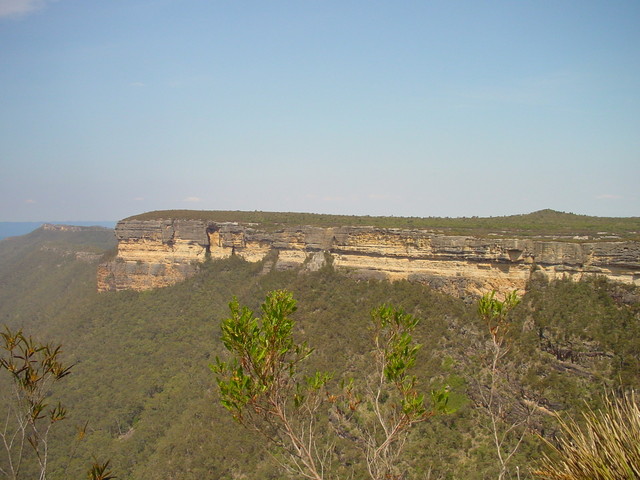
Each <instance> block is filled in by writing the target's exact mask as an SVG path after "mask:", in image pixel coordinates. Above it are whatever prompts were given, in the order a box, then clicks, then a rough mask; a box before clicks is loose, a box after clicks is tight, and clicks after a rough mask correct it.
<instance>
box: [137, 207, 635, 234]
mask: <svg viewBox="0 0 640 480" xmlns="http://www.w3.org/2000/svg"><path fill="white" fill-rule="evenodd" d="M133 219H135V220H158V219H181V220H183V219H184V220H204V221H214V222H241V223H258V224H260V228H264V229H267V230H276V229H279V228H282V227H284V226H293V227H295V226H298V225H316V226H322V227H342V226H371V227H378V228H408V229H413V228H415V229H428V230H433V229H436V230H438V231H440V232H446V233H449V234H461V235H477V236H483V235H487V234H489V233H491V235H493V236H495V235H499V236H513V235H516V236H547V235H556V236H559V238H557V240H569V241H575V238H574V237H575V236H577V235H582V236H590V237H592V238H593V239H600V238H601V237H603V234H602V232H605V234H604V236H605V237H610V236H612V235H615V236H620V237H623V238H631V239H637V238H638V233H637V232H638V231H640V217H629V218H606V217H590V216H586V215H576V214H573V213H564V212H556V211H554V210H548V209H547V210H540V211H537V212H533V213H529V214H526V215H511V216H505V217H486V218H479V217H471V218H469V217H462V218H449V217H446V218H438V217H427V218H418V217H371V216H351V215H325V214H315V213H297V212H295V213H294V212H286V213H285V212H259V211H254V212H240V211H210V210H159V211H153V212H146V213H143V214H140V215H135V216H133V217H129V218H127V219H125V220H133Z"/></svg>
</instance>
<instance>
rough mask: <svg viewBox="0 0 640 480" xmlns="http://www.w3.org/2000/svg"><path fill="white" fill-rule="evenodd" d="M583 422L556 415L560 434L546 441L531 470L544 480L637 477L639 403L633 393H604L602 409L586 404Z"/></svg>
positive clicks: (625, 479)
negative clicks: (545, 449) (544, 451)
mask: <svg viewBox="0 0 640 480" xmlns="http://www.w3.org/2000/svg"><path fill="white" fill-rule="evenodd" d="M582 417H583V425H581V424H580V423H578V422H577V421H576V420H573V419H571V418H569V419H567V420H565V419H563V418H562V417H560V416H557V420H558V423H559V424H560V427H561V429H562V437H561V438H560V440H559V442H558V443H557V444H554V443H551V442H549V441H547V442H546V443H547V444H548V445H549V446H550V448H551V450H552V455H551V456H549V455H546V454H545V456H544V458H543V460H542V461H541V464H540V466H539V467H538V468H537V469H536V470H535V472H534V474H535V476H536V477H537V478H541V479H544V480H633V479H637V478H640V446H639V444H638V439H639V438H640V406H639V405H638V401H637V399H636V396H635V393H633V392H631V393H627V394H626V395H623V396H620V397H617V398H616V397H612V396H606V397H605V400H604V406H603V408H602V410H597V411H594V410H593V409H591V408H590V407H587V409H586V411H585V412H584V413H582Z"/></svg>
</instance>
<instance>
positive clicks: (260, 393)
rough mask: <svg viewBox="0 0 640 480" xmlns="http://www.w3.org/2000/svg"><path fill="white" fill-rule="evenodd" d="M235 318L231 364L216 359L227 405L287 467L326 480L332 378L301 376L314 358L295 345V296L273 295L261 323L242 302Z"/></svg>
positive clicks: (229, 338)
mask: <svg viewBox="0 0 640 480" xmlns="http://www.w3.org/2000/svg"><path fill="white" fill-rule="evenodd" d="M229 308H230V311H231V316H230V317H229V318H227V319H225V320H223V321H222V325H221V329H222V342H223V344H224V346H225V347H226V348H227V350H228V351H229V352H231V354H232V355H233V359H232V361H231V362H223V361H221V360H220V359H219V358H216V364H215V365H211V368H212V370H213V372H214V373H215V374H216V375H217V383H218V387H219V388H220V395H221V402H222V405H223V406H224V407H225V408H226V409H227V410H229V411H230V412H231V414H232V415H233V418H234V419H235V420H236V421H238V422H239V423H240V424H242V425H243V426H245V427H247V428H249V429H251V430H254V431H256V432H259V433H260V434H261V435H263V436H264V437H266V439H267V440H268V441H269V442H270V443H271V444H272V445H274V446H276V447H277V448H278V449H279V450H280V451H281V452H283V453H284V455H285V457H284V458H283V461H282V462H281V465H282V466H283V467H285V469H287V470H288V471H291V472H297V473H298V474H300V475H302V476H303V477H304V478H311V479H314V480H319V479H322V478H324V475H325V472H326V468H327V462H328V459H329V456H330V445H329V446H322V445H321V442H319V434H318V428H317V427H318V419H319V414H320V407H321V405H322V398H323V389H324V387H325V384H326V382H327V381H328V380H329V378H330V377H329V375H328V374H325V373H320V372H316V373H315V374H313V375H311V376H309V377H303V376H301V375H300V374H299V372H298V368H299V365H300V363H301V362H302V361H303V360H305V359H306V358H308V357H309V355H311V353H312V350H311V349H310V348H309V347H308V346H307V345H306V343H301V344H297V343H295V342H294V340H293V327H294V321H293V320H292V319H291V317H290V315H291V314H292V313H293V312H295V310H296V302H295V300H294V299H293V295H292V294H291V293H289V292H287V291H284V290H277V291H273V292H271V293H269V294H268V295H267V298H266V300H265V302H264V303H263V304H262V317H261V318H257V317H255V316H254V314H253V312H251V311H250V310H249V309H248V308H246V307H242V308H241V307H240V305H239V304H238V301H237V299H236V298H234V299H233V301H232V302H231V303H230V304H229Z"/></svg>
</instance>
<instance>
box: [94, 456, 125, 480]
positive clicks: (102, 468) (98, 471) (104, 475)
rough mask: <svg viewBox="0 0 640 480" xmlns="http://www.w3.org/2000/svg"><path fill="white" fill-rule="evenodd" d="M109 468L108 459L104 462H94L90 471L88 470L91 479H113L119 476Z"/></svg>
mask: <svg viewBox="0 0 640 480" xmlns="http://www.w3.org/2000/svg"><path fill="white" fill-rule="evenodd" d="M108 468H109V461H108V460H107V461H106V462H104V463H98V462H94V464H93V465H92V466H91V469H90V470H89V472H87V475H88V477H89V480H113V479H114V478H118V477H116V476H115V475H113V473H112V472H111V470H109V469H108Z"/></svg>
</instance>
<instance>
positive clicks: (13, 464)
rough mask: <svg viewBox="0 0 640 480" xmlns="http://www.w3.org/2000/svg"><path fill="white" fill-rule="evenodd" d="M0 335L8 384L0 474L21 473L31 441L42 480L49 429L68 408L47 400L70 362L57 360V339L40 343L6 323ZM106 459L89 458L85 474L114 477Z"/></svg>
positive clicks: (0, 365) (95, 479) (13, 479)
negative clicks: (99, 460)
mask: <svg viewBox="0 0 640 480" xmlns="http://www.w3.org/2000/svg"><path fill="white" fill-rule="evenodd" d="M0 337H1V338H2V340H1V341H0V371H3V370H4V371H6V372H7V373H9V375H10V377H11V380H12V382H11V385H12V387H13V388H12V391H11V395H10V397H9V398H7V400H8V404H7V414H6V418H5V420H4V425H3V426H2V427H0V440H1V441H2V446H3V447H4V451H5V458H6V462H7V464H6V465H0V475H2V476H4V477H6V478H8V479H10V480H17V479H19V478H22V476H21V471H22V467H23V465H24V460H25V458H26V455H27V450H28V449H29V448H28V447H29V446H30V447H31V451H32V452H33V454H34V455H35V458H36V460H37V465H38V479H39V480H45V479H46V478H47V469H48V464H49V433H50V430H51V428H52V427H53V425H54V424H56V423H58V422H60V421H62V420H64V419H65V418H66V417H67V410H66V408H65V407H63V406H62V404H61V403H60V402H58V403H57V404H53V405H51V406H50V405H49V403H48V401H49V397H50V395H51V389H52V387H53V385H54V384H56V383H57V382H59V381H60V380H62V379H64V378H65V377H66V376H67V375H69V374H70V373H71V369H72V368H73V365H65V364H64V363H62V361H61V359H60V356H61V354H62V347H61V346H60V345H55V346H54V345H52V344H49V343H46V344H45V343H39V342H37V341H35V340H34V339H33V338H31V337H28V336H25V335H24V334H23V333H22V331H21V330H19V331H17V332H12V331H11V330H10V329H9V328H8V327H6V326H5V330H4V332H1V333H0ZM87 423H88V422H87ZM86 427H87V424H86V423H85V425H84V426H83V427H82V428H81V429H79V432H78V433H79V437H78V438H79V439H82V437H84V434H85V431H86ZM108 464H109V462H108V461H107V462H106V463H104V464H99V463H97V462H94V463H93V466H92V469H91V470H90V471H89V473H88V475H89V478H90V479H91V480H110V479H113V478H115V476H113V475H112V474H111V472H110V471H107V466H108Z"/></svg>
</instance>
